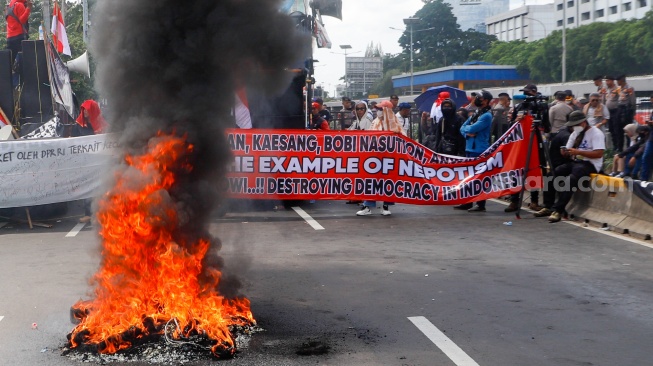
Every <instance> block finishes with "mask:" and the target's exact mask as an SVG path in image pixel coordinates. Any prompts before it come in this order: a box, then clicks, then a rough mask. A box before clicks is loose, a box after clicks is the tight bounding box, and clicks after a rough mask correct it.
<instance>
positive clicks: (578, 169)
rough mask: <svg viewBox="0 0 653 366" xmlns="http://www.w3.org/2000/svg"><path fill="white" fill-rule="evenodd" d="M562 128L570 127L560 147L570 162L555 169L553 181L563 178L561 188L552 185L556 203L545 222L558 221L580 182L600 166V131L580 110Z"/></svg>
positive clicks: (601, 152) (571, 115) (601, 134)
mask: <svg viewBox="0 0 653 366" xmlns="http://www.w3.org/2000/svg"><path fill="white" fill-rule="evenodd" d="M565 127H573V129H574V132H572V134H571V135H570V136H569V140H567V145H566V146H564V147H562V148H561V150H562V151H561V154H562V155H563V156H567V157H570V158H571V161H569V162H568V163H565V164H562V165H560V166H558V167H557V168H556V169H555V176H556V178H559V177H563V178H564V179H565V182H564V185H561V184H557V185H556V191H557V193H558V200H557V201H556V202H555V204H554V205H553V213H552V214H551V216H549V222H558V221H560V220H561V219H562V215H563V213H564V212H565V207H566V206H567V204H568V203H569V201H571V197H572V195H573V194H574V192H575V191H576V190H577V188H578V182H579V181H580V179H581V178H583V177H588V176H589V175H590V174H593V173H598V172H599V171H601V168H602V167H603V152H604V151H605V135H604V134H603V132H602V131H601V130H600V129H598V128H596V127H594V126H590V124H589V122H588V121H587V117H586V116H585V114H584V113H583V112H581V111H573V112H571V114H570V115H569V122H567V123H566V124H565Z"/></svg>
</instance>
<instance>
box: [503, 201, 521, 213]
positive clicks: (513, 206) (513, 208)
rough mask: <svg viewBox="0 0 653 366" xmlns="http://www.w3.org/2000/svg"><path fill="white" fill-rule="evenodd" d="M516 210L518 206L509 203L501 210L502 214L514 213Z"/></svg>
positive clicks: (515, 203)
mask: <svg viewBox="0 0 653 366" xmlns="http://www.w3.org/2000/svg"><path fill="white" fill-rule="evenodd" d="M518 208H519V206H517V202H510V204H509V205H508V207H506V208H504V209H503V212H515V211H517V209H518Z"/></svg>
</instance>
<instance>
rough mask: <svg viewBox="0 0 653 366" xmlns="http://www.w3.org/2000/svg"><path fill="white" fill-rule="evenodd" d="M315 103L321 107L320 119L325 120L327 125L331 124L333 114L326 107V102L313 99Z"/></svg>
mask: <svg viewBox="0 0 653 366" xmlns="http://www.w3.org/2000/svg"><path fill="white" fill-rule="evenodd" d="M313 102H315V103H318V104H319V105H320V117H322V118H324V119H325V120H326V121H327V123H331V120H332V119H333V117H331V112H329V110H328V109H327V108H326V106H325V105H324V100H322V98H319V97H318V98H313Z"/></svg>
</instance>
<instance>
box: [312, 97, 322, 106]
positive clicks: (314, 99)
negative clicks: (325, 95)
mask: <svg viewBox="0 0 653 366" xmlns="http://www.w3.org/2000/svg"><path fill="white" fill-rule="evenodd" d="M313 101H314V102H316V103H320V104H324V100H322V98H319V97H318V98H313Z"/></svg>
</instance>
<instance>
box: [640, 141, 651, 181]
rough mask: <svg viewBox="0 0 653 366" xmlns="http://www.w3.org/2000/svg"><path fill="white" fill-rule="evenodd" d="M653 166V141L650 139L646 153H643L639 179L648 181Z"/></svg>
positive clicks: (645, 149)
mask: <svg viewBox="0 0 653 366" xmlns="http://www.w3.org/2000/svg"><path fill="white" fill-rule="evenodd" d="M652 167H653V141H651V140H650V139H649V140H648V141H647V142H646V148H644V154H643V155H642V169H641V170H640V171H639V179H641V180H645V181H648V180H649V179H650V178H651V168H652Z"/></svg>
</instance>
